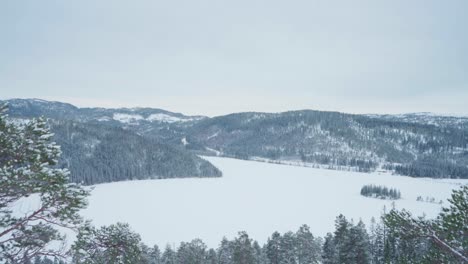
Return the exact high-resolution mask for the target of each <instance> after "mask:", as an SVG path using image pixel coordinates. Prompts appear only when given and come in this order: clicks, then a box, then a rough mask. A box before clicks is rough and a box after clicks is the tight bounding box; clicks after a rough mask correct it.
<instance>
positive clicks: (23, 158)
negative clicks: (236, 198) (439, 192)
mask: <svg viewBox="0 0 468 264" xmlns="http://www.w3.org/2000/svg"><path fill="white" fill-rule="evenodd" d="M1 111H2V114H1V115H0V146H1V148H0V162H1V164H0V165H1V166H0V175H1V177H0V186H1V187H2V188H0V194H1V195H0V216H1V217H0V227H1V229H0V262H1V263H11V264H13V263H165V264H166V263H235V264H254V263H271V264H277V263H278V264H279V263H434V262H436V263H466V262H468V237H467V236H466V234H467V232H468V225H467V223H468V185H465V186H461V187H460V188H458V189H455V190H454V191H453V193H452V197H451V199H449V200H448V202H449V204H450V206H448V207H444V208H443V209H442V212H441V213H440V214H439V216H438V217H437V218H435V219H424V218H415V217H413V216H412V215H411V213H409V212H407V211H404V210H403V211H398V210H394V209H392V210H391V211H389V212H385V210H384V213H383V215H382V216H381V218H380V219H379V220H373V221H372V222H371V224H370V226H369V227H366V226H365V225H364V223H363V222H362V221H360V220H359V221H357V223H355V222H354V221H353V220H348V219H347V218H346V217H345V216H343V215H339V216H337V218H336V220H335V230H334V231H332V232H330V233H328V234H327V235H326V236H325V237H324V238H320V237H315V236H314V235H313V234H312V233H311V232H310V229H309V227H308V226H307V225H303V226H301V227H299V229H298V230H297V231H296V232H292V231H291V232H286V233H283V234H280V233H278V232H274V233H272V235H271V236H270V237H269V238H268V240H267V242H266V243H264V244H260V243H258V242H257V241H255V240H253V238H250V237H249V235H248V233H247V232H239V234H238V236H237V237H235V238H233V239H231V240H229V239H227V238H225V239H223V240H222V241H220V243H219V246H218V247H217V248H208V247H207V246H206V245H205V244H204V243H203V241H202V240H200V239H194V240H192V241H190V242H182V243H180V245H178V246H177V247H171V246H167V247H165V248H163V249H160V248H159V247H158V246H157V245H145V244H143V243H142V242H141V237H140V235H139V234H137V233H135V232H133V231H132V230H131V227H130V226H129V225H128V224H126V223H115V224H113V225H110V226H102V227H94V226H93V225H92V223H91V222H89V221H85V219H82V218H81V216H80V215H79V211H80V210H81V209H83V208H86V206H87V201H86V198H87V197H88V196H89V191H87V190H86V189H84V188H83V187H82V186H81V185H80V184H75V183H71V182H70V180H69V171H68V170H67V169H62V168H58V167H57V166H56V165H57V164H58V163H59V159H60V154H61V151H60V147H59V146H58V145H56V144H55V143H53V142H51V139H52V136H53V135H52V134H51V133H50V129H49V127H48V125H47V123H46V122H45V120H43V119H33V120H32V121H30V122H27V123H26V124H23V125H17V124H15V123H11V122H10V123H9V122H6V119H5V117H6V115H5V113H4V112H5V107H3V108H2V109H1ZM371 189H374V191H375V190H381V189H383V190H385V187H384V188H382V187H380V188H379V187H373V188H371ZM391 190H392V189H391ZM32 195H34V196H37V197H38V198H39V199H40V201H41V203H40V206H39V207H38V208H36V209H35V210H33V211H31V212H29V213H27V214H25V215H23V214H19V215H18V214H15V213H14V212H13V211H12V210H11V207H10V205H11V204H14V203H15V202H18V201H19V200H21V199H24V198H25V197H29V196H32ZM59 228H69V229H72V230H75V231H76V232H77V237H76V240H75V242H74V243H73V244H72V245H71V248H69V249H67V248H66V247H57V245H60V244H61V243H65V242H66V240H65V239H66V238H65V237H64V236H62V235H61V233H60V231H59ZM54 245H55V246H54ZM62 245H64V244H62Z"/></svg>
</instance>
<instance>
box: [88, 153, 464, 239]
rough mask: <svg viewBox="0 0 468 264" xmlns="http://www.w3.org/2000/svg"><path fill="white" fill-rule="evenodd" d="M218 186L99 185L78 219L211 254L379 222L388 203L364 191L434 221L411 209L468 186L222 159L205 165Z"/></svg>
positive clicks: (428, 209) (422, 209) (203, 182)
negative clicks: (239, 240)
mask: <svg viewBox="0 0 468 264" xmlns="http://www.w3.org/2000/svg"><path fill="white" fill-rule="evenodd" d="M206 159H207V160H209V161H210V162H212V163H213V164H214V165H215V166H217V167H218V168H220V169H221V170H222V171H223V174H224V175H223V177H222V178H208V179H206V178H204V179H201V178H188V179H168V180H144V181H131V182H118V183H110V184H100V185H97V186H96V187H95V189H94V190H93V192H92V195H91V197H90V198H89V202H90V203H89V207H88V209H86V210H85V211H83V216H85V217H86V218H88V219H92V220H93V222H94V224H95V225H97V226H100V225H109V224H112V223H115V222H118V221H120V222H127V223H129V224H130V225H131V227H132V228H133V230H135V231H136V232H138V233H140V234H141V236H142V239H143V241H144V242H145V243H147V244H148V245H154V244H158V245H159V246H160V247H163V246H165V245H166V243H169V244H171V245H174V244H175V245H177V244H178V243H179V242H181V241H190V240H192V239H193V238H201V239H202V240H203V241H204V242H205V243H207V244H208V245H209V246H212V247H216V246H217V245H218V243H219V242H220V240H221V238H222V237H223V236H227V237H228V238H232V237H234V236H235V235H236V234H237V232H238V231H242V230H244V231H247V232H248V234H249V235H250V236H251V237H252V238H254V239H257V240H259V241H260V242H264V241H265V240H266V239H267V238H268V236H270V235H271V233H272V232H273V231H280V232H285V231H290V230H291V231H295V230H297V228H298V227H299V226H300V225H302V224H307V225H309V226H310V227H311V231H312V232H313V233H314V234H315V235H320V236H323V235H324V234H326V233H327V232H331V231H333V225H334V219H335V217H336V216H337V215H338V214H340V213H342V214H344V215H345V216H346V217H348V218H353V219H354V220H358V219H359V218H362V219H363V220H364V221H365V223H368V222H369V220H370V218H371V217H372V216H375V217H379V216H380V213H381V212H382V211H383V207H384V206H386V207H387V208H390V207H391V206H392V202H391V201H384V200H378V199H373V198H365V197H362V196H361V195H360V194H359V192H360V189H361V187H362V186H363V185H365V184H378V185H385V186H388V187H394V188H398V189H400V191H401V193H402V199H401V200H398V201H395V206H396V207H397V208H406V209H409V210H411V211H412V212H414V213H415V214H417V215H421V214H423V213H425V214H426V215H427V216H428V217H433V216H435V215H437V214H438V213H439V211H440V207H441V205H439V204H432V203H425V202H417V201H416V198H417V196H423V197H426V196H430V197H434V198H435V199H436V201H439V200H444V203H445V204H446V202H445V200H446V199H447V198H448V197H449V196H450V193H451V190H452V189H454V188H458V185H459V184H461V183H463V184H467V183H468V181H467V180H433V179H415V178H410V177H402V176H393V175H389V174H382V175H379V174H378V173H374V174H367V173H357V172H345V171H333V170H324V169H313V168H305V167H294V166H286V165H277V164H269V163H261V162H253V161H242V160H235V159H228V158H215V157H209V158H206Z"/></svg>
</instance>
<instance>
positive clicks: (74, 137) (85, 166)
mask: <svg viewBox="0 0 468 264" xmlns="http://www.w3.org/2000/svg"><path fill="white" fill-rule="evenodd" d="M53 130H54V132H55V135H54V139H55V140H56V141H57V143H59V144H60V145H61V146H62V150H63V153H64V155H63V159H62V162H61V163H60V166H62V167H66V168H69V169H70V170H71V171H72V174H71V179H72V180H73V181H75V182H83V183H84V184H97V183H104V182H114V181H122V180H140V179H159V178H177V177H207V176H210V177H219V176H221V172H220V171H219V170H218V169H217V168H216V167H214V166H213V165H211V163H209V162H208V161H206V160H204V159H201V158H199V157H197V156H196V155H194V154H192V153H189V152H187V151H184V150H181V149H178V148H175V147H171V146H169V145H167V144H163V143H160V142H158V141H156V140H155V139H152V138H145V137H142V136H139V135H137V134H135V133H134V132H132V131H128V130H124V129H122V128H119V127H114V126H105V125H102V124H82V123H77V122H70V121H60V122H59V121H55V122H53Z"/></svg>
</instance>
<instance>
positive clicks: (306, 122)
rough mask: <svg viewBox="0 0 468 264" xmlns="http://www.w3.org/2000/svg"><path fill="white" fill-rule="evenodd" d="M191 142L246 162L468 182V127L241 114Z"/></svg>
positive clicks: (200, 128)
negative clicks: (292, 162)
mask: <svg viewBox="0 0 468 264" xmlns="http://www.w3.org/2000/svg"><path fill="white" fill-rule="evenodd" d="M188 135H190V136H189V137H188V140H189V142H194V143H195V144H196V145H201V146H205V147H207V148H209V149H212V150H216V151H218V152H219V153H221V155H226V156H233V157H238V158H243V159H250V158H252V157H263V158H268V159H273V160H286V161H287V160H296V161H303V162H310V163H316V164H324V165H327V166H328V167H329V168H334V169H349V168H351V169H352V168H354V169H356V170H359V171H371V170H375V169H377V168H379V166H383V167H384V168H386V169H392V170H394V171H395V172H397V173H400V174H403V175H410V176H418V177H419V176H421V177H454V178H466V177H468V167H467V166H468V126H467V125H466V124H464V123H457V124H456V126H455V125H454V126H451V125H445V126H437V125H434V124H432V125H431V124H422V123H419V122H406V121H399V120H388V119H386V118H378V117H368V116H363V115H350V114H343V113H337V112H321V111H294V112H285V113H279V114H267V113H239V114H232V115H227V116H221V117H215V118H211V119H204V120H201V121H200V122H198V123H197V124H195V125H194V126H193V127H192V128H191V129H190V131H189V133H188Z"/></svg>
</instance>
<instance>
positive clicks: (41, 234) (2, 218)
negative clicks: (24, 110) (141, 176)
mask: <svg viewBox="0 0 468 264" xmlns="http://www.w3.org/2000/svg"><path fill="white" fill-rule="evenodd" d="M5 111H6V107H4V106H0V227H1V229H0V262H10V263H28V262H31V261H32V260H33V259H34V258H35V256H40V255H50V256H64V253H65V252H63V251H61V250H57V249H53V248H52V247H48V245H49V244H50V243H52V242H55V243H57V242H58V243H60V242H63V241H64V237H63V236H62V235H60V233H59V232H58V230H57V227H58V226H61V227H69V228H75V227H77V225H78V224H80V222H81V217H80V216H79V214H78V212H79V210H80V209H82V208H84V207H86V197H87V196H88V191H86V190H85V189H83V188H82V187H81V186H79V185H77V184H71V183H69V181H68V174H69V172H68V171H67V170H63V169H58V168H56V167H54V166H55V165H56V164H57V162H58V159H59V157H60V153H61V152H60V147H59V146H57V145H56V144H55V143H52V142H51V138H52V136H53V134H51V133H50V132H49V128H48V127H47V125H46V122H45V120H44V119H42V118H40V119H33V120H31V121H30V122H28V123H27V124H25V125H15V124H13V123H7V122H6V115H5ZM25 197H31V198H29V199H35V198H36V197H37V198H38V199H39V203H38V205H37V206H36V207H34V209H32V210H31V211H29V212H27V213H26V214H23V213H22V214H14V212H13V211H12V210H11V209H10V206H11V205H12V204H14V203H17V202H18V201H19V200H20V199H23V198H25ZM55 248H57V247H55Z"/></svg>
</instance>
